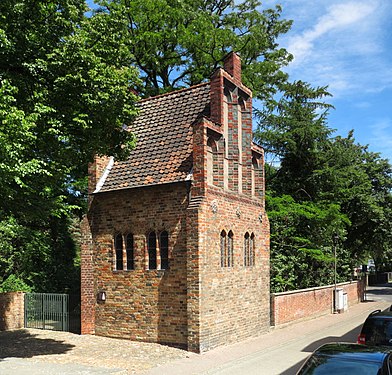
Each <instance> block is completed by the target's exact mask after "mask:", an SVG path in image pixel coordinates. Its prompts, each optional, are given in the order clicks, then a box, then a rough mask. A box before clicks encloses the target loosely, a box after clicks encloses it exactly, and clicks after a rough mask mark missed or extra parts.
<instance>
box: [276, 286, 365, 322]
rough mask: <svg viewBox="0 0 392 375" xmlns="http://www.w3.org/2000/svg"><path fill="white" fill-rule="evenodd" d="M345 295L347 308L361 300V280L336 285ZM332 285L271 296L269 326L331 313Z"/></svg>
mask: <svg viewBox="0 0 392 375" xmlns="http://www.w3.org/2000/svg"><path fill="white" fill-rule="evenodd" d="M337 288H340V289H343V293H344V294H347V302H348V307H349V306H352V305H354V304H356V303H359V302H361V301H362V300H363V295H364V284H363V282H362V281H361V280H358V281H352V282H347V283H340V284H337ZM334 289H335V286H334V285H329V286H324V287H317V288H309V289H302V290H295V291H291V292H283V293H273V294H271V325H272V326H280V325H284V324H288V323H292V322H295V321H299V320H306V319H311V318H314V317H317V316H321V315H326V314H330V313H332V312H333V308H334V306H333V304H334Z"/></svg>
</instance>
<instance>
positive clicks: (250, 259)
mask: <svg viewBox="0 0 392 375" xmlns="http://www.w3.org/2000/svg"><path fill="white" fill-rule="evenodd" d="M254 265H255V235H254V233H253V232H252V234H251V235H249V233H248V232H246V233H245V236H244V266H245V267H251V266H254Z"/></svg>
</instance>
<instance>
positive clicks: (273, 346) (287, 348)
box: [147, 285, 392, 375]
mask: <svg viewBox="0 0 392 375" xmlns="http://www.w3.org/2000/svg"><path fill="white" fill-rule="evenodd" d="M391 303H392V285H389V286H378V287H369V288H368V291H367V302H364V303H360V304H358V305H354V306H352V307H350V309H349V310H348V311H347V312H345V313H343V314H331V315H327V316H324V317H321V318H317V319H313V320H310V321H305V322H301V323H297V324H293V325H291V326H287V327H285V328H280V329H275V330H272V331H271V332H270V333H268V334H266V335H262V336H261V337H259V338H257V339H253V340H248V341H246V342H243V343H240V344H235V345H231V346H228V347H224V348H218V349H215V350H212V351H211V352H207V353H205V354H202V355H201V356H198V357H193V356H192V357H190V358H186V359H182V360H179V361H176V362H175V363H172V364H170V365H166V366H162V367H158V368H154V369H152V370H150V371H149V372H148V373H147V374H148V375H183V374H186V375H193V374H197V375H242V374H243V375H245V374H246V375H277V374H282V375H294V374H295V373H296V372H297V370H298V369H299V367H300V366H301V364H302V362H303V361H304V360H305V359H306V358H307V357H308V356H309V355H310V354H311V353H312V352H313V351H314V350H315V349H316V348H318V347H319V346H320V345H322V344H325V343H327V342H333V341H345V342H356V340H357V336H358V334H359V332H360V329H361V327H362V323H363V322H364V320H365V318H366V317H367V315H368V314H369V313H370V312H371V311H374V310H376V309H379V308H380V309H386V308H387V307H389V306H390V304H391Z"/></svg>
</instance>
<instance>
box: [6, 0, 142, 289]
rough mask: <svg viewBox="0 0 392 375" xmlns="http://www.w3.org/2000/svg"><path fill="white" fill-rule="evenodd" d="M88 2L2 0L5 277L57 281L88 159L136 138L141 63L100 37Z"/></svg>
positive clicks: (121, 152)
mask: <svg viewBox="0 0 392 375" xmlns="http://www.w3.org/2000/svg"><path fill="white" fill-rule="evenodd" d="M86 11H87V7H86V5H85V2H84V1H83V0H46V1H40V0H39V1H35V0H4V1H2V2H1V3H0V124H1V126H0V144H1V147H0V176H1V177H0V190H1V192H2V199H1V205H0V258H1V261H2V263H3V266H2V268H1V269H0V281H1V280H2V279H3V280H4V279H6V278H7V277H8V276H9V275H11V274H15V275H17V276H18V277H19V276H20V277H22V278H23V279H24V280H27V281H28V282H30V284H31V285H36V286H37V285H39V288H41V284H42V283H43V281H42V282H39V281H38V280H43V279H45V278H46V280H47V283H49V279H50V277H51V276H50V275H49V274H50V272H49V269H48V262H49V263H50V262H51V261H50V260H49V258H52V257H53V252H55V251H56V250H55V249H56V246H57V243H58V242H61V240H59V237H56V236H55V235H54V234H56V230H57V229H58V228H59V227H63V230H65V232H62V233H57V234H59V236H60V237H61V236H64V235H65V234H66V232H67V230H68V229H66V228H64V226H63V224H64V223H66V222H68V221H69V220H70V217H71V216H72V214H73V212H74V209H75V208H77V207H80V206H81V205H82V201H81V200H80V199H79V198H80V197H81V196H82V195H80V194H81V192H80V190H79V188H80V187H81V186H83V183H81V182H82V181H83V180H84V179H85V174H86V170H87V163H88V162H89V161H90V160H92V157H93V155H94V154H110V155H115V156H117V157H119V158H122V157H126V156H127V154H128V152H129V151H130V149H131V148H132V146H133V144H134V139H133V136H132V134H131V133H129V132H127V131H124V124H128V123H130V122H131V121H132V120H133V118H134V117H135V115H136V113H137V112H136V110H135V106H134V104H135V101H136V99H137V98H136V96H135V95H134V93H133V91H132V89H133V88H134V87H135V86H136V85H137V82H138V72H137V70H136V69H135V68H134V67H132V66H130V65H129V64H128V61H127V60H124V61H123V60H122V59H120V58H117V56H116V50H115V49H114V48H113V47H114V45H113V44H112V45H111V49H108V48H107V47H106V46H105V43H104V41H103V40H102V39H103V38H105V37H106V36H107V34H105V33H102V35H101V36H100V43H97V40H96V39H94V36H96V35H97V32H99V31H101V32H102V31H103V30H102V29H101V30H99V29H96V26H97V25H96V24H93V22H92V19H91V18H88V17H86V15H85V12H86ZM92 30H94V33H92ZM110 38H112V39H115V36H114V35H113V34H110ZM114 57H116V58H114ZM64 249H65V250H67V251H69V252H70V254H72V248H69V247H66V246H65V248H64ZM74 255H75V254H74ZM53 259H54V258H53ZM62 260H64V259H63V258H62V257H60V258H58V259H57V263H58V264H57V266H56V267H60V265H61V261H62ZM72 262H73V260H72V257H71V260H70V262H68V263H69V267H71V268H72ZM49 268H50V267H49ZM65 269H66V268H65ZM35 275H36V276H35ZM43 275H44V276H45V277H43ZM49 284H50V283H49ZM42 285H43V284H42ZM51 285H54V283H52V284H51Z"/></svg>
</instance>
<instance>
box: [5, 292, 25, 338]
mask: <svg viewBox="0 0 392 375" xmlns="http://www.w3.org/2000/svg"><path fill="white" fill-rule="evenodd" d="M23 327H24V293H23V292H10V293H0V331H7V330H10V329H19V328H23Z"/></svg>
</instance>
